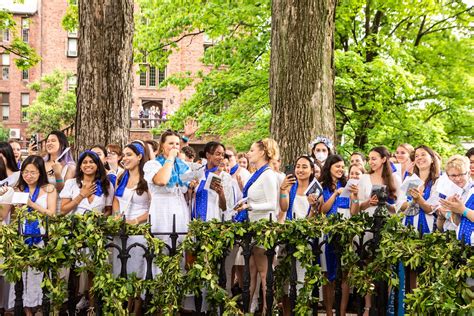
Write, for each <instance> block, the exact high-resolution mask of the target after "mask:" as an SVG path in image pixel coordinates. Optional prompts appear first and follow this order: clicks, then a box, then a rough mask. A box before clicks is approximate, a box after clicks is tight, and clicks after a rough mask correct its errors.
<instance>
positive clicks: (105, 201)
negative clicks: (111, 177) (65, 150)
mask: <svg viewBox="0 0 474 316" xmlns="http://www.w3.org/2000/svg"><path fill="white" fill-rule="evenodd" d="M80 192H81V189H80V188H79V186H78V185H77V183H76V179H69V180H67V181H66V183H65V184H64V188H63V189H62V190H61V193H59V197H60V198H61V199H74V198H75V197H77V196H78V195H79V193H80ZM108 193H109V194H108V196H105V194H102V195H101V196H97V195H95V194H93V195H92V196H93V197H94V198H93V200H92V202H89V199H88V198H85V199H82V201H81V202H80V203H79V204H78V205H77V206H76V208H75V209H73V210H72V211H71V212H70V213H69V214H71V215H74V214H80V215H82V214H84V213H85V212H86V211H95V212H99V213H102V212H103V211H104V208H105V207H106V206H112V202H113V199H114V187H113V186H112V184H111V183H110V182H109V188H108Z"/></svg>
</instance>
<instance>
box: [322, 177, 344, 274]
mask: <svg viewBox="0 0 474 316" xmlns="http://www.w3.org/2000/svg"><path fill="white" fill-rule="evenodd" d="M341 187H342V184H341V182H340V181H338V182H337V184H336V190H337V189H339V188H341ZM333 193H334V191H331V190H330V188H328V187H326V188H324V189H323V199H324V202H326V201H328V200H329V199H330V198H331V196H332V194H333ZM349 207H350V199H349V198H347V197H340V196H338V197H336V200H335V201H334V203H333V204H332V206H331V209H330V210H329V212H327V213H326V216H330V215H333V214H336V213H337V209H338V208H349ZM324 239H325V240H328V239H329V236H328V235H326V236H324ZM325 256H326V265H327V269H328V280H329V281H331V282H332V281H334V280H336V273H337V266H338V265H337V257H336V253H335V251H334V246H333V245H332V244H331V243H329V242H328V243H327V244H326V252H325Z"/></svg>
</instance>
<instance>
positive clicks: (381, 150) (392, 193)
mask: <svg viewBox="0 0 474 316" xmlns="http://www.w3.org/2000/svg"><path fill="white" fill-rule="evenodd" d="M372 151H373V152H376V153H378V154H379V155H380V157H381V158H382V159H383V158H386V159H385V163H384V164H383V166H382V179H383V182H384V184H385V185H386V186H387V189H388V190H387V194H388V196H389V197H390V198H392V199H396V198H397V194H396V193H397V188H396V187H395V179H394V177H393V172H392V166H391V165H390V152H389V151H388V149H387V148H385V146H378V147H374V148H372V149H371V150H370V152H372ZM369 173H370V174H372V173H374V171H373V170H370V172H369Z"/></svg>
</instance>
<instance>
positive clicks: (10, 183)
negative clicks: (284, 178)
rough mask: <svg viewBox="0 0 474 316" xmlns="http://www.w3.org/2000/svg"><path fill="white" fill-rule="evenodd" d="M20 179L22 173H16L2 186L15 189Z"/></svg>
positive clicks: (3, 181) (4, 180) (3, 182)
mask: <svg viewBox="0 0 474 316" xmlns="http://www.w3.org/2000/svg"><path fill="white" fill-rule="evenodd" d="M19 179H20V171H15V172H13V173H12V174H11V175H9V176H8V177H6V178H5V179H3V180H2V181H1V183H2V185H5V184H6V185H7V186H9V187H15V186H16V184H17V182H18V180H19Z"/></svg>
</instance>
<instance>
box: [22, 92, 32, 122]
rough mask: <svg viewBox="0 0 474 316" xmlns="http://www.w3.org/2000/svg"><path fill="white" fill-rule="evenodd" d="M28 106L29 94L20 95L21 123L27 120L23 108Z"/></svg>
mask: <svg viewBox="0 0 474 316" xmlns="http://www.w3.org/2000/svg"><path fill="white" fill-rule="evenodd" d="M29 105H30V94H29V93H22V94H21V118H22V120H23V121H26V119H27V113H26V111H25V108H26V107H28V106H29Z"/></svg>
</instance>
